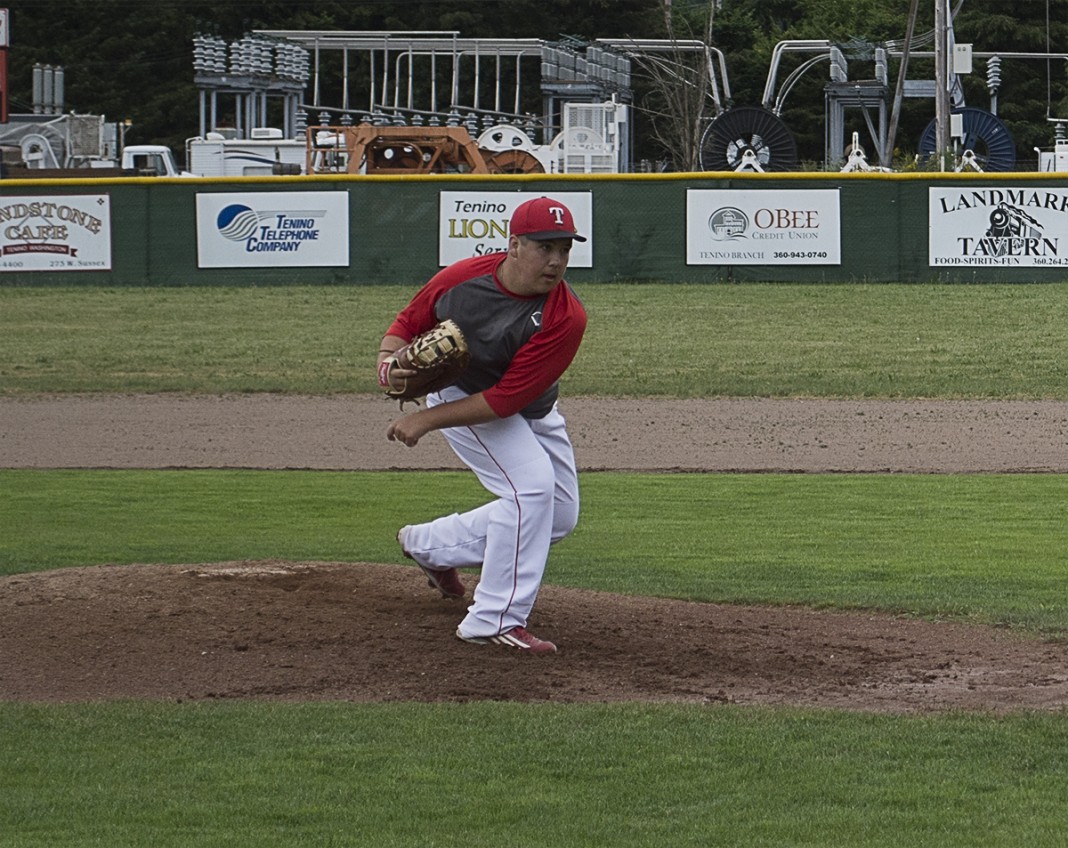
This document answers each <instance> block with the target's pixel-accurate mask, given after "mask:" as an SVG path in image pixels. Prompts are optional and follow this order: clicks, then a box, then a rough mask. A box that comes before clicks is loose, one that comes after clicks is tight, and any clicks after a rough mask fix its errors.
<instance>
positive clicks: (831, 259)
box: [686, 189, 842, 265]
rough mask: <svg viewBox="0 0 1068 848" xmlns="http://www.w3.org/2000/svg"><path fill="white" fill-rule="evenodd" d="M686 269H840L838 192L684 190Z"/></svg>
mask: <svg viewBox="0 0 1068 848" xmlns="http://www.w3.org/2000/svg"><path fill="white" fill-rule="evenodd" d="M686 264H687V265H841V264H842V226H841V212H840V207H839V193H838V190H837V189H815V190H811V191H810V190H803V189H802V190H797V191H782V190H779V189H776V190H774V191H771V190H746V191H742V190H732V189H724V190H719V189H691V190H689V191H687V192H686Z"/></svg>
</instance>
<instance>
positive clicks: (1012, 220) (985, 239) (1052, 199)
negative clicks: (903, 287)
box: [928, 186, 1068, 268]
mask: <svg viewBox="0 0 1068 848" xmlns="http://www.w3.org/2000/svg"><path fill="white" fill-rule="evenodd" d="M928 207H929V219H928V245H929V247H928V250H929V256H930V265H931V267H954V266H958V267H959V266H983V265H986V266H990V265H993V266H1001V267H1010V268H1017V267H1019V268H1022V267H1035V268H1041V267H1052V266H1059V265H1068V239H1065V238H1063V237H1062V235H1063V234H1064V233H1065V232H1066V225H1068V189H1062V188H988V187H977V188H965V187H961V186H957V187H956V188H932V189H930V193H929V195H928Z"/></svg>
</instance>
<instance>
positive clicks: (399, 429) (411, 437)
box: [386, 414, 427, 448]
mask: <svg viewBox="0 0 1068 848" xmlns="http://www.w3.org/2000/svg"><path fill="white" fill-rule="evenodd" d="M426 432H427V431H426V428H425V427H422V426H420V423H419V419H418V418H417V416H416V415H415V414H413V415H405V416H404V417H403V418H398V419H397V420H396V421H394V422H393V423H392V424H390V425H389V429H388V430H386V438H387V439H389V440H390V441H391V442H400V443H401V444H404V445H407V446H408V447H410V448H413V447H415V446H416V445H417V444H419V440H420V439H421V438H423V436H425V435H426Z"/></svg>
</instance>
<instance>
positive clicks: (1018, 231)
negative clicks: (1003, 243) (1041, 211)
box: [985, 202, 1042, 239]
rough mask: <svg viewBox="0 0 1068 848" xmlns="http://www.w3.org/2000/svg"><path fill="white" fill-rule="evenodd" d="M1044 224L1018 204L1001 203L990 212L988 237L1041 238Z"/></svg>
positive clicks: (986, 234) (986, 235)
mask: <svg viewBox="0 0 1068 848" xmlns="http://www.w3.org/2000/svg"><path fill="white" fill-rule="evenodd" d="M1041 236H1042V224H1041V223H1039V221H1038V220H1037V219H1035V218H1034V217H1032V216H1031V215H1028V214H1027V213H1026V212H1024V211H1023V210H1022V209H1020V208H1018V207H1016V206H1010V205H1009V204H1007V203H1004V202H1003V203H999V204H998V205H997V206H996V207H995V208H994V211H993V212H991V213H990V228H989V229H988V230H987V231H986V233H985V237H986V238H993V239H1006V238H1040V237H1041Z"/></svg>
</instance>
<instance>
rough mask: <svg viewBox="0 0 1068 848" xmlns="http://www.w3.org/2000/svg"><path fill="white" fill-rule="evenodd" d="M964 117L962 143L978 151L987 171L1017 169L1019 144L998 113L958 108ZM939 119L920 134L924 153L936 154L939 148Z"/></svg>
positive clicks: (983, 167)
mask: <svg viewBox="0 0 1068 848" xmlns="http://www.w3.org/2000/svg"><path fill="white" fill-rule="evenodd" d="M953 114H954V115H960V116H961V122H962V124H963V130H964V136H963V138H962V139H961V145H962V147H963V148H964V150H965V151H969V150H970V151H971V152H972V154H974V160H975V162H976V163H978V165H979V167H980V168H982V170H983V171H1012V170H1014V169H1015V168H1016V143H1015V142H1014V141H1013V140H1012V134H1011V133H1010V132H1009V130H1008V127H1006V126H1005V125H1004V124H1003V123H1002V122H1001V121H1000V119H998V117H997V116H995V115H992V114H991V113H990V112H987V111H985V110H983V109H976V108H974V107H971V106H966V107H965V108H963V109H954V110H953ZM937 136H938V127H937V121H936V120H932V121H931V123H929V124H928V125H927V129H925V130H924V131H923V135H922V136H920V155H921V156H933V155H934V154H935V151H936V150H937V149H938V144H937V141H938V139H937Z"/></svg>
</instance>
